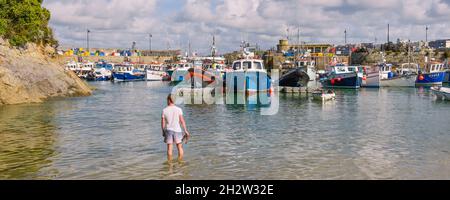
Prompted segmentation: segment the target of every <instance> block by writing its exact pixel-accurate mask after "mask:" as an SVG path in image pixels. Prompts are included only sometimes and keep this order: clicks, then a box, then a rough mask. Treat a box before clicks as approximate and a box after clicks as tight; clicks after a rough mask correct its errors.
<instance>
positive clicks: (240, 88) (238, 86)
mask: <svg viewBox="0 0 450 200" xmlns="http://www.w3.org/2000/svg"><path fill="white" fill-rule="evenodd" d="M226 78H227V79H226V85H227V92H261V91H269V90H270V87H271V79H270V77H269V76H268V75H267V73H266V72H263V71H251V72H245V71H235V72H228V73H227V74H226Z"/></svg>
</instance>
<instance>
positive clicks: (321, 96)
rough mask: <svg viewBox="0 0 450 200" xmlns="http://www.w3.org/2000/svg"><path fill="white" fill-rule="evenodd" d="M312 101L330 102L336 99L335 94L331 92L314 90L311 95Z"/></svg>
mask: <svg viewBox="0 0 450 200" xmlns="http://www.w3.org/2000/svg"><path fill="white" fill-rule="evenodd" d="M312 96H313V99H314V100H317V101H330V100H334V99H336V93H334V92H333V91H331V90H328V91H327V92H325V91H324V90H315V91H313V93H312Z"/></svg>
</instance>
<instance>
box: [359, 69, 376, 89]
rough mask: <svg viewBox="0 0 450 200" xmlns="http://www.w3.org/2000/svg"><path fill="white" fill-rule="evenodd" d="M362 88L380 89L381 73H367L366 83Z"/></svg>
mask: <svg viewBox="0 0 450 200" xmlns="http://www.w3.org/2000/svg"><path fill="white" fill-rule="evenodd" d="M362 86H363V87H370V88H377V87H380V73H379V72H371V73H367V76H366V81H365V82H364V84H363V85H362Z"/></svg>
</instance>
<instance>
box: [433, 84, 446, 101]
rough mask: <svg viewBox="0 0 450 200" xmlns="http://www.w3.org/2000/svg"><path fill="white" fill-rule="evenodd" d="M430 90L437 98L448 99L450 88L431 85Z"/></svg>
mask: <svg viewBox="0 0 450 200" xmlns="http://www.w3.org/2000/svg"><path fill="white" fill-rule="evenodd" d="M431 91H433V93H434V94H435V95H436V96H437V98H438V99H443V100H450V88H446V87H432V88H431Z"/></svg>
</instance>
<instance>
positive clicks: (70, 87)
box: [0, 38, 92, 105]
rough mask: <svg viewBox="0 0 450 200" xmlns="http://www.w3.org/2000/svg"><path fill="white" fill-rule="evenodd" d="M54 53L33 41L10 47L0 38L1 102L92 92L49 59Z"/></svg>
mask: <svg viewBox="0 0 450 200" xmlns="http://www.w3.org/2000/svg"><path fill="white" fill-rule="evenodd" d="M53 52H54V51H53V49H52V48H43V47H38V46H36V45H35V44H29V45H27V47H26V48H24V49H17V48H12V47H10V46H9V44H8V42H7V41H4V40H3V39H1V38H0V105H4V104H22V103H39V102H42V101H45V100H47V99H49V98H53V97H74V96H88V95H91V93H92V90H91V89H90V88H89V86H88V85H87V84H86V83H85V82H83V81H82V80H80V79H79V78H78V77H77V76H76V75H75V74H74V73H73V72H70V71H66V70H64V66H62V65H61V64H59V63H58V62H56V60H55V59H53V58H51V56H50V55H51V54H52V53H53Z"/></svg>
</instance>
